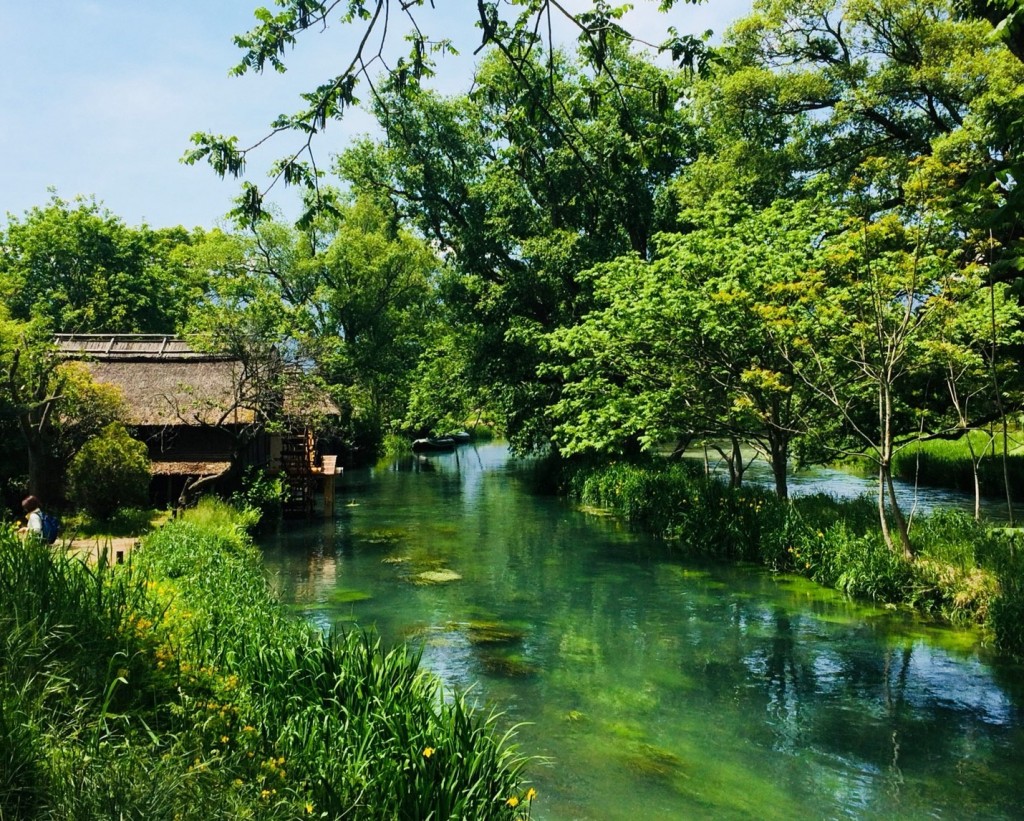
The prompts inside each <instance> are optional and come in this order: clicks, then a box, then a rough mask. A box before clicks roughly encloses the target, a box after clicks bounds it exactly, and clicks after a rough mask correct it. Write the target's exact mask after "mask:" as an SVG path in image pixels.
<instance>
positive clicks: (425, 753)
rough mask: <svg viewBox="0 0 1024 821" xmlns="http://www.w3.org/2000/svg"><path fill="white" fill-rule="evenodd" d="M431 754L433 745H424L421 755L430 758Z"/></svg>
mask: <svg viewBox="0 0 1024 821" xmlns="http://www.w3.org/2000/svg"><path fill="white" fill-rule="evenodd" d="M433 754H434V748H433V747H424V748H423V757H424V758H430V756H432V755H433Z"/></svg>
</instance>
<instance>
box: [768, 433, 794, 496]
mask: <svg viewBox="0 0 1024 821" xmlns="http://www.w3.org/2000/svg"><path fill="white" fill-rule="evenodd" d="M768 444H769V446H770V447H771V462H772V476H774V477H775V495H776V496H778V497H779V498H780V499H788V498H789V478H788V476H789V474H788V472H789V437H787V436H783V435H780V436H772V435H771V434H769V436H768Z"/></svg>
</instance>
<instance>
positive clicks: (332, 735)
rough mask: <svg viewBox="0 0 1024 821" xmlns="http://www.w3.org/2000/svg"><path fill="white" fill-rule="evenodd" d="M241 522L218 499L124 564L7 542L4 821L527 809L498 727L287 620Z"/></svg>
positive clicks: (377, 656) (1, 630) (362, 644)
mask: <svg viewBox="0 0 1024 821" xmlns="http://www.w3.org/2000/svg"><path fill="white" fill-rule="evenodd" d="M244 524H245V519H240V518H239V517H238V514H237V512H235V513H233V512H232V509H231V508H230V507H228V506H225V505H223V504H217V503H212V502H204V503H202V504H201V505H200V506H199V507H198V508H197V509H196V511H195V512H193V511H190V512H189V513H188V515H187V517H186V518H185V519H184V520H178V521H175V522H172V523H170V524H168V525H167V526H165V527H164V528H161V529H160V530H159V531H158V532H156V533H154V534H153V535H152V536H150V537H148V538H147V539H146V540H145V542H144V544H143V546H142V547H141V548H140V549H139V550H138V551H136V552H135V553H133V564H132V565H130V566H129V565H122V566H117V567H109V566H106V565H104V564H101V565H98V566H89V565H87V564H85V563H83V562H82V561H80V560H78V559H75V558H73V557H71V556H68V555H65V554H63V553H60V552H54V551H52V550H51V549H49V548H47V547H44V546H42V545H35V544H29V545H22V544H21V543H20V542H19V541H18V540H17V538H16V537H15V536H14V534H13V533H11V532H9V531H8V532H5V533H4V534H2V535H0V570H2V576H0V605H2V606H0V644H2V645H3V649H4V652H3V654H2V655H0V674H2V675H0V682H3V684H2V685H0V738H2V739H3V740H4V742H5V743H4V744H3V746H0V761H2V762H3V763H4V764H5V765H8V764H9V765H10V766H4V767H0V812H2V813H3V814H4V817H7V816H11V817H25V816H26V815H31V816H32V817H61V818H100V817H102V818H108V817H136V818H143V817H145V818H172V817H178V818H182V819H200V818H209V817H235V818H237V817H258V818H299V817H309V816H313V817H332V818H334V817H344V816H346V815H349V814H352V813H355V814H358V815H359V817H366V818H382V819H383V818H396V817H408V818H425V817H427V816H428V815H429V814H430V813H431V812H433V813H434V814H435V816H436V817H445V818H449V817H473V818H513V817H517V816H518V812H517V811H515V810H514V808H513V806H512V804H510V803H509V799H510V798H512V797H513V796H515V797H517V798H518V796H519V795H520V794H521V791H520V790H519V788H518V786H517V784H518V781H519V778H520V772H521V768H522V764H523V762H522V761H521V759H519V758H518V757H517V756H516V755H515V753H514V751H513V750H512V748H510V747H509V746H508V743H507V737H504V738H503V737H501V736H499V735H498V734H497V732H496V726H495V718H494V717H490V718H488V717H483V716H480V715H478V714H476V713H474V712H472V711H470V710H469V709H468V708H467V706H466V702H465V700H464V699H463V698H462V697H461V696H460V695H458V694H449V693H445V694H442V693H441V692H440V690H439V685H438V684H437V682H436V680H435V679H433V678H432V677H430V676H429V675H426V674H424V673H422V672H420V671H418V670H417V665H416V659H415V658H413V657H411V656H410V655H409V654H408V653H407V652H405V651H402V650H396V651H391V652H388V651H385V650H384V649H383V648H381V646H380V644H379V643H378V642H376V641H375V640H373V639H372V638H370V637H368V636H366V635H363V634H359V633H352V634H348V635H323V634H320V633H319V632H317V631H315V630H314V629H313V628H311V627H308V626H306V625H303V624H301V623H299V622H297V621H294V620H292V619H289V618H287V617H286V616H285V615H284V613H283V611H282V610H281V609H280V608H279V607H278V606H277V605H276V603H275V602H274V601H273V599H272V597H271V595H270V592H269V589H268V588H267V585H266V582H265V579H264V576H263V568H262V564H261V562H260V559H259V553H258V551H257V550H256V549H255V548H254V547H253V545H252V543H251V542H250V541H249V540H248V538H247V537H246V535H245V531H244Z"/></svg>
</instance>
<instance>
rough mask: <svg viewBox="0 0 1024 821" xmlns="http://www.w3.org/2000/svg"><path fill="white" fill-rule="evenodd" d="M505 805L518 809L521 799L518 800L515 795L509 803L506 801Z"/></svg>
mask: <svg viewBox="0 0 1024 821" xmlns="http://www.w3.org/2000/svg"><path fill="white" fill-rule="evenodd" d="M505 803H506V804H507V805H508V806H510V807H518V806H519V799H518V798H516V797H515V796H514V795H513V796H512V797H511V798H510V799H509V800H508V801H506V802H505Z"/></svg>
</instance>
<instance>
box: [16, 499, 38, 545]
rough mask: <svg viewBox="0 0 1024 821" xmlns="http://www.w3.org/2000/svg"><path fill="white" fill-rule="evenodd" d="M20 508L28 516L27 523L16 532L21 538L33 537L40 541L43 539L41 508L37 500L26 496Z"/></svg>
mask: <svg viewBox="0 0 1024 821" xmlns="http://www.w3.org/2000/svg"><path fill="white" fill-rule="evenodd" d="M21 508H22V510H24V511H25V514H26V515H27V516H28V521H27V522H26V524H25V526H24V527H22V528H21V529H20V530H18V532H19V533H20V534H21V535H22V536H28V535H31V536H34V537H35V538H37V539H39V540H40V541H42V538H43V507H42V505H40V504H39V499H38V498H36V497H35V496H26V497H25V498H24V499H22V501H21Z"/></svg>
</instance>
